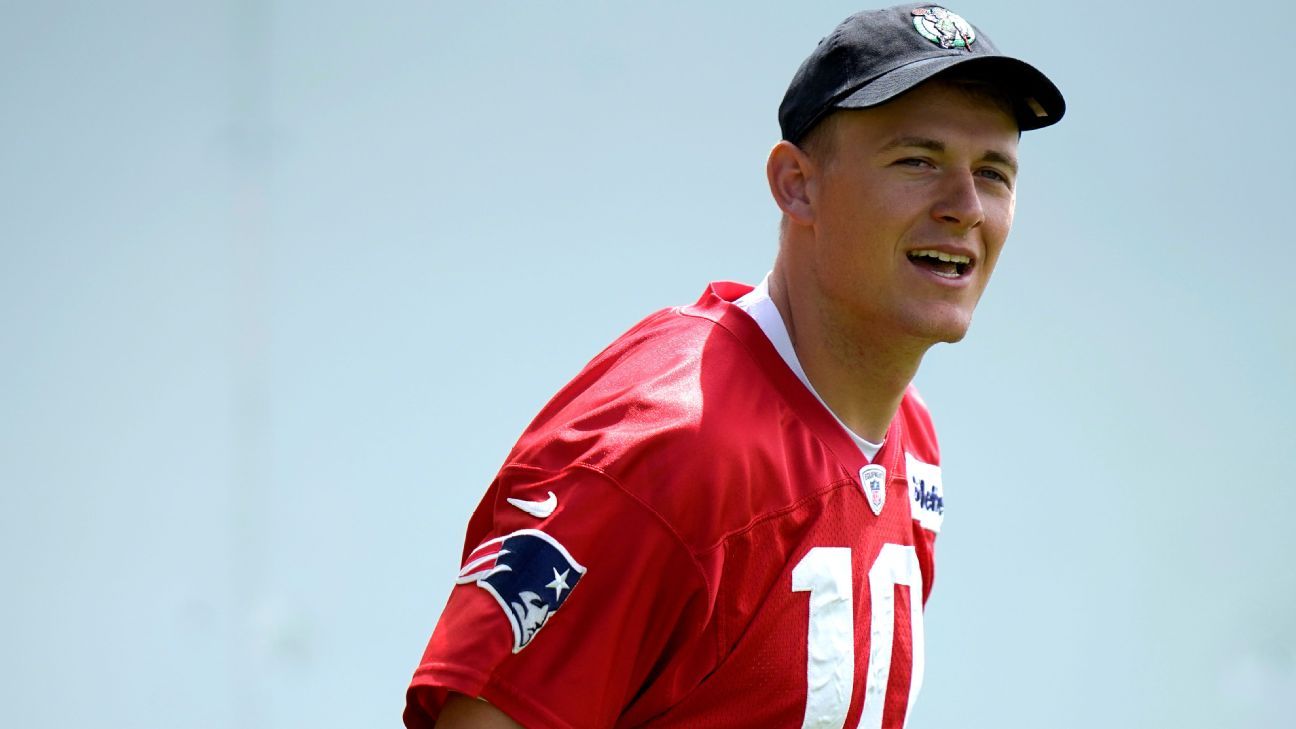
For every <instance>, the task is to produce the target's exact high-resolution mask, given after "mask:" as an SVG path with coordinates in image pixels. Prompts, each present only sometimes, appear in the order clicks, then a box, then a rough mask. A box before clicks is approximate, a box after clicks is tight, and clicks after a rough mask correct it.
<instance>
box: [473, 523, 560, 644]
mask: <svg viewBox="0 0 1296 729" xmlns="http://www.w3.org/2000/svg"><path fill="white" fill-rule="evenodd" d="M584 574H585V568H584V567H582V566H581V565H580V563H579V562H577V561H576V560H575V559H573V558H572V556H571V554H570V553H569V552H568V551H567V548H566V547H564V546H563V545H562V544H560V543H559V542H558V540H557V539H554V538H553V537H551V536H549V535H548V534H545V533H544V532H542V531H540V530H539V529H519V530H518V531H515V532H513V533H512V534H505V535H504V536H502V537H496V538H494V539H490V540H488V541H485V542H482V543H481V544H480V545H479V546H478V547H477V548H476V549H474V550H473V551H472V552H471V553H470V554H469V555H468V559H467V561H466V562H464V566H463V567H462V568H461V569H460V570H459V579H458V580H456V582H457V583H458V584H460V585H466V584H468V583H470V582H475V583H477V586H478V587H480V588H482V589H483V590H485V591H487V592H489V593H490V594H491V595H492V596H494V598H495V601H496V602H498V603H499V606H500V608H501V609H503V610H504V615H505V616H506V617H507V618H508V620H509V624H510V625H512V626H513V652H514V653H517V652H518V651H520V650H522V649H523V648H525V647H526V646H527V644H528V643H530V642H531V640H532V639H533V638H535V636H536V633H539V632H540V629H541V628H543V627H544V626H545V623H547V622H549V618H551V617H553V615H554V613H556V612H558V608H560V607H562V605H563V603H564V602H566V601H567V597H568V596H569V595H571V591H572V590H574V589H575V588H576V584H577V583H578V582H580V578H581V577H582V576H583V575H584Z"/></svg>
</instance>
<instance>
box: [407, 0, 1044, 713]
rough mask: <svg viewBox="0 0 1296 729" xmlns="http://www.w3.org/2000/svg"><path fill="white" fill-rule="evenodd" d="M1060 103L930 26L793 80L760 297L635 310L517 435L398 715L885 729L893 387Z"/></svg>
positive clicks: (944, 337)
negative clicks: (775, 218)
mask: <svg viewBox="0 0 1296 729" xmlns="http://www.w3.org/2000/svg"><path fill="white" fill-rule="evenodd" d="M1063 111H1064V103H1063V100H1062V97H1061V95H1060V93H1059V92H1058V91H1057V89H1056V88H1055V87H1054V86H1053V84H1052V83H1051V82H1050V81H1049V80H1048V79H1047V78H1045V77H1044V76H1043V75H1042V74H1041V73H1040V72H1038V71H1036V70H1035V69H1034V68H1032V67H1030V66H1028V65H1027V64H1025V63H1023V62H1021V61H1018V60H1016V59H1012V58H1008V57H1005V56H1002V55H1000V54H999V53H998V52H997V50H996V49H995V48H994V46H993V45H992V44H991V43H990V41H989V39H987V38H986V37H985V36H984V34H982V33H981V32H980V31H979V30H978V29H976V28H975V27H973V26H971V25H969V24H968V23H966V22H965V21H964V20H963V19H962V18H960V17H959V16H957V15H955V14H953V13H951V12H949V11H948V10H945V9H943V8H939V7H933V6H913V5H908V6H901V7H896V8H890V9H887V10H880V11H873V12H867V13H861V14H857V15H854V16H852V17H850V18H848V19H847V20H846V21H844V22H843V23H842V24H841V25H840V26H839V27H838V28H837V29H836V30H835V31H834V32H833V33H832V34H831V35H830V36H828V37H827V38H825V39H824V40H822V41H821V42H820V43H819V45H818V47H817V48H816V49H815V50H814V51H813V52H812V53H811V55H810V57H809V58H808V59H806V61H805V62H804V63H803V65H802V66H801V68H800V70H799V71H798V72H797V74H796V76H795V78H793V80H792V83H791V85H790V86H789V88H788V91H787V94H786V96H785V98H784V100H783V103H782V105H781V107H780V109H779V122H780V126H781V129H782V133H783V140H782V141H780V142H779V143H778V144H776V145H775V146H774V148H773V150H772V151H771V152H770V155H769V160H768V164H767V175H768V179H769V185H770V190H771V192H772V193H773V196H774V200H775V202H776V203H777V204H778V206H779V208H780V209H781V210H782V212H783V221H782V227H781V233H780V246H779V252H778V255H777V258H776V260H775V262H774V268H773V271H772V272H771V273H770V275H769V276H768V277H767V278H766V279H765V281H763V282H762V283H761V284H760V285H759V286H757V287H755V288H752V287H749V286H741V285H738V284H727V283H717V284H712V285H711V286H710V287H708V289H707V290H706V292H705V293H704V294H703V295H702V298H701V299H700V300H699V301H698V302H697V303H696V304H694V305H692V306H686V307H680V308H675V309H668V310H664V311H661V312H658V313H656V314H653V315H652V316H650V317H648V318H647V319H645V320H644V321H642V322H640V323H639V324H638V325H636V326H635V327H634V328H633V329H631V330H630V331H629V332H627V333H626V334H624V335H623V336H622V337H621V338H619V339H618V340H617V341H616V342H614V343H613V344H612V345H611V346H609V347H608V348H607V349H606V350H604V351H603V352H602V353H601V354H600V355H599V356H597V357H596V358H595V359H594V360H593V361H592V362H590V363H589V365H587V366H586V368H585V369H584V370H583V371H582V372H581V373H580V374H578V375H577V376H576V378H575V379H574V380H572V382H571V383H569V384H568V385H567V386H566V387H565V388H563V390H562V391H560V392H559V393H558V394H557V395H556V396H555V397H554V399H553V400H552V401H550V402H549V404H548V405H546V407H545V408H544V409H543V410H542V411H541V412H540V414H539V415H538V416H537V417H536V419H535V420H534V421H533V422H532V423H531V425H530V426H529V427H528V429H527V431H526V432H525V433H524V434H523V435H522V437H521V439H520V440H519V441H518V443H517V445H516V446H515V447H514V449H513V451H512V452H511V453H510V454H509V457H508V459H507V461H506V462H505V464H504V466H503V467H502V468H501V470H500V472H499V475H498V476H497V478H496V479H495V481H494V483H492V484H491V487H490V490H489V491H488V492H487V494H486V496H485V498H484V499H483V500H482V502H481V505H480V506H479V507H478V509H477V511H476V513H475V514H474V515H473V517H472V520H471V521H470V523H469V525H468V535H467V542H466V545H465V552H464V560H463V567H462V569H461V571H460V575H459V580H458V585H457V586H456V588H455V589H454V591H453V592H452V593H451V596H450V600H449V604H448V605H447V606H446V609H445V612H444V613H443V614H442V616H441V619H440V621H439V623H438V624H437V627H436V630H435V632H434V633H433V635H432V639H431V641H430V643H429V645H428V648H427V651H426V653H425V655H424V657H423V661H422V663H421V665H420V666H419V668H418V670H417V672H416V673H415V676H414V681H413V684H412V685H411V687H410V690H409V694H408V705H407V708H406V713H405V722H406V724H407V726H409V727H411V729H418V728H421V727H430V726H432V725H433V724H434V723H435V725H436V726H437V727H450V728H452V729H453V728H454V727H516V726H519V725H521V726H527V727H613V726H615V727H633V726H663V727H676V726H680V727H684V726H687V727H740V726H744V727H745V726H752V727H786V726H802V727H817V728H818V727H823V728H833V729H836V728H837V727H843V726H852V727H855V726H859V727H865V728H867V729H875V728H877V727H902V726H903V725H904V723H905V720H906V717H907V716H908V714H909V713H910V710H911V708H912V706H913V702H914V700H915V698H916V696H917V693H918V689H919V686H920V685H921V683H922V666H923V664H922V656H923V653H922V648H923V630H922V604H923V602H924V601H925V600H926V598H927V595H928V594H929V591H930V589H931V584H932V576H933V562H932V555H933V551H932V550H933V543H934V541H935V535H936V532H937V531H938V530H939V528H940V525H941V520H942V518H943V511H944V508H943V488H942V484H941V476H940V461H939V453H938V450H937V445H936V438H935V433H934V431H933V428H932V424H931V421H930V419H929V417H928V414H927V410H926V408H925V406H924V405H923V403H922V401H921V400H920V399H919V397H918V395H917V393H916V392H915V391H914V390H913V388H912V386H911V385H910V381H911V380H912V378H913V376H914V374H915V372H916V371H917V368H918V365H919V363H920V361H921V359H922V357H923V354H924V353H925V352H926V351H927V349H928V348H930V347H931V346H932V345H933V344H935V343H936V342H954V341H958V340H960V339H962V338H963V336H964V334H965V333H966V331H967V328H968V325H969V324H970V322H971V318H972V312H973V309H974V308H975V306H976V303H977V300H978V299H979V298H980V296H981V293H982V291H983V290H984V289H985V286H986V283H987V282H988V281H989V278H990V274H991V272H992V271H993V270H994V266H995V262H996V261H997V260H998V257H999V253H1000V251H1001V249H1002V247H1003V244H1004V240H1005V238H1006V237H1007V235H1008V231H1009V228H1010V226H1011V224H1012V217H1013V206H1014V201H1015V192H1014V190H1015V185H1016V177H1017V162H1016V151H1017V141H1018V138H1019V136H1020V131H1021V130H1025V129H1034V128H1038V127H1042V126H1046V125H1049V124H1052V123H1054V122H1056V121H1057V120H1058V119H1059V118H1060V117H1061V116H1062V113H1063Z"/></svg>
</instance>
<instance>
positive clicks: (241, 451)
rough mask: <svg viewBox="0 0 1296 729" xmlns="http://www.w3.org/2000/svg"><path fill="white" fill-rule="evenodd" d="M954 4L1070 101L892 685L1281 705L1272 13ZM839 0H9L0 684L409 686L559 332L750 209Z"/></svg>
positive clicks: (180, 706)
mask: <svg viewBox="0 0 1296 729" xmlns="http://www.w3.org/2000/svg"><path fill="white" fill-rule="evenodd" d="M1201 7H1202V9H1201V10H1198V9H1197V6H1191V5H1184V4H1172V3H1164V2H1151V3H1147V2H1144V3H1137V4H1129V3H1123V2H1119V3H1118V2H1111V1H1110V0H1102V1H1099V2H1083V3H1082V2H1079V1H1078V0H1070V1H1067V2H1056V3H1048V4H1043V5H1038V6H1025V5H1023V4H1021V3H1016V2H1007V1H1006V0H1001V1H989V0H987V1H985V2H975V1H969V2H965V3H963V4H958V5H954V6H952V9H953V10H955V11H956V12H959V13H961V14H962V15H964V16H965V17H966V18H968V19H969V20H970V21H972V22H973V23H976V24H977V25H979V26H981V27H982V28H983V29H985V31H986V32H987V33H988V34H989V35H990V36H991V37H993V38H994V40H995V42H996V43H997V44H998V45H999V46H1000V47H1001V48H1002V49H1004V50H1005V51H1007V52H1010V53H1014V54H1017V55H1020V56H1022V57H1024V58H1026V59H1028V60H1029V61H1031V62H1032V63H1034V64H1035V65H1037V66H1038V67H1040V68H1041V69H1043V70H1045V72H1046V73H1048V74H1049V75H1050V76H1051V77H1052V78H1053V79H1054V80H1055V81H1056V82H1057V83H1058V85H1059V86H1060V87H1061V88H1062V89H1063V91H1064V92H1065V94H1066V96H1067V99H1068V102H1069V105H1070V109H1069V111H1068V113H1067V117H1066V119H1065V120H1064V121H1063V123H1061V124H1060V125H1058V126H1057V127H1054V128H1051V129H1048V130H1045V131H1042V132H1038V133H1029V134H1027V135H1026V136H1025V138H1024V139H1023V144H1022V149H1021V154H1022V158H1023V167H1024V170H1023V174H1022V175H1021V180H1020V187H1019V204H1018V217H1017V224H1016V227H1015V229H1014V232H1013V236H1012V238H1011V239H1010V241H1009V245H1008V249H1007V250H1006V252H1005V256H1004V258H1003V259H1002V261H1001V263H1000V266H999V269H998V271H997V272H996V279H995V282H994V285H993V286H991V288H990V291H989V293H988V295H987V296H986V298H985V299H984V301H983V303H982V307H981V309H980V310H979V312H978V319H977V323H976V325H975V326H974V327H973V331H972V334H971V335H970V336H969V338H968V339H967V340H966V341H965V342H963V343H962V344H959V345H957V346H953V347H939V348H937V349H935V350H933V351H932V353H931V354H930V355H929V356H928V359H927V361H926V363H925V365H924V368H923V370H922V373H921V375H920V376H919V379H918V384H919V386H920V388H921V389H922V390H923V392H924V394H925V396H926V399H927V401H928V402H929V403H930V405H931V408H932V410H933V412H934V416H935V418H936V422H937V424H938V426H939V428H940V433H941V437H942V444H943V449H944V462H945V464H944V473H945V478H946V481H947V487H946V488H947V505H948V510H947V513H946V516H947V518H946V521H945V528H944V530H943V532H942V534H941V544H940V559H939V561H938V573H937V576H936V589H935V592H934V594H933V597H932V600H931V602H930V603H929V605H928V610H927V620H926V624H927V631H928V656H927V678H926V684H925V686H924V688H923V696H922V699H921V700H920V701H919V704H918V707H917V709H916V712H915V715H914V717H913V719H912V723H911V726H912V727H914V728H915V729H928V728H940V727H995V728H1002V727H1059V728H1070V727H1077V728H1078V727H1092V726H1106V727H1147V726H1165V727H1219V726H1228V727H1248V728H1249V727H1292V726H1296V574H1294V573H1293V567H1292V559H1293V557H1296V535H1294V534H1293V530H1292V527H1291V526H1290V515H1291V514H1292V512H1293V509H1294V508H1296V489H1293V485H1292V483H1291V480H1292V478H1293V472H1294V471H1296V456H1293V448H1292V443H1293V438H1294V437H1296V427H1294V424H1293V420H1294V416H1293V410H1294V409H1296V325H1294V324H1293V316H1294V315H1296V293H1294V289H1296V286H1293V285H1292V283H1291V282H1290V280H1289V277H1288V276H1287V274H1286V270H1285V268H1284V266H1285V264H1283V263H1282V261H1283V260H1286V258H1288V257H1290V256H1291V250H1292V247H1293V244H1296V237H1294V236H1293V233H1292V231H1293V224H1292V217H1293V214H1294V211H1293V202H1292V200H1293V194H1294V193H1296V184H1294V182H1293V180H1294V175H1296V173H1294V172H1293V170H1296V150H1294V149H1293V147H1294V142H1293V135H1292V134H1291V124H1292V122H1291V119H1292V118H1293V107H1292V97H1291V94H1290V90H1289V88H1287V84H1289V81H1290V76H1291V73H1292V71H1293V70H1296V69H1294V68H1293V66H1296V62H1294V61H1293V60H1292V55H1291V52H1290V38H1289V37H1288V35H1289V34H1286V35H1285V31H1284V30H1283V28H1282V21H1281V18H1280V17H1267V16H1268V15H1269V14H1270V13H1274V14H1276V15H1279V16H1280V15H1281V13H1280V12H1278V10H1277V9H1273V8H1271V9H1269V10H1265V9H1262V8H1255V7H1242V6H1239V8H1238V9H1236V10H1224V9H1222V6H1213V7H1211V8H1210V9H1209V10H1207V9H1206V7H1205V6H1201ZM858 9H860V6H857V5H855V4H848V3H843V2H835V1H834V2H827V1H825V2H817V3H813V4H792V3H774V2H742V3H737V2H729V3H697V2H674V1H668V2H651V3H649V2H638V3H629V2H618V3H608V2H597V3H596V2H569V3H521V2H512V3H509V2H496V1H491V0H482V1H480V2H471V3H453V4H451V3H445V2H435V1H434V2H427V1H424V2H409V1H407V0H406V1H402V0H376V1H375V2H369V3H363V4H357V3H331V2H322V3H321V2H300V1H295V0H280V1H277V2H253V1H251V0H242V1H234V0H190V1H189V2H185V3H170V2H157V1H152V2H150V1H148V0H120V1H119V2H115V3H92V2H85V1H80V2H74V1H59V0H52V1H51V2H42V3H18V2H3V3H2V4H0V574H2V575H3V578H4V588H3V594H4V599H3V600H0V626H3V627H0V630H3V633H4V650H3V651H0V705H3V706H4V709H3V712H2V713H3V715H4V717H5V718H4V720H3V723H4V724H5V725H6V726H10V727H63V726H77V725H94V726H101V727H123V728H127V727H129V728H134V727H142V728H143V727H168V728H170V727H177V726H179V727H195V728H207V727H211V728H220V729H271V728H278V727H305V726H311V727H352V726H392V727H394V726H398V725H399V721H400V719H399V716H400V711H401V708H402V706H403V701H404V690H405V687H406V685H407V683H408V680H409V678H410V675H411V673H412V672H413V670H414V668H415V665H416V663H417V662H418V659H419V657H420V655H421V653H422V650H423V647H424V643H425V642H426V640H427V637H428V635H429V634H430V633H431V630H432V627H433V625H434V624H435V621H436V618H437V615H438V614H439V612H440V610H441V607H442V605H443V604H444V600H445V598H446V595H447V594H448V591H449V589H450V586H451V584H452V581H453V578H454V576H455V574H456V571H457V569H458V565H459V556H460V550H461V548H462V544H461V542H462V539H463V532H464V526H465V524H466V520H467V517H468V515H469V514H470V513H471V511H472V509H473V507H474V506H475V504H476V503H477V500H478V499H479V498H480V495H481V493H482V491H483V490H484V489H485V487H486V486H487V484H488V483H489V482H490V480H491V478H492V476H493V474H494V472H495V470H496V468H497V467H498V466H499V464H500V461H501V459H502V458H503V456H504V455H505V454H506V452H507V451H508V449H509V447H510V446H511V445H512V443H513V441H514V439H515V438H516V437H517V435H518V433H519V432H520V431H521V429H522V428H523V427H524V426H525V424H526V423H527V422H528V421H529V420H530V418H531V417H532V415H533V414H534V413H535V411H536V410H538V408H539V407H540V406H541V405H542V404H543V403H544V401H546V400H547V399H548V397H549V396H550V395H551V394H552V393H553V392H554V391H555V390H556V389H557V388H558V387H559V386H560V385H562V384H563V383H564V382H566V380H567V379H568V378H569V377H570V376H571V375H573V374H574V373H575V372H576V371H577V369H578V368H579V367H580V366H581V365H582V364H583V363H584V362H585V361H586V360H587V359H588V358H589V357H591V356H592V355H593V354H594V353H595V352H597V351H598V350H599V349H601V348H602V346H603V345H604V344H606V343H607V342H608V341H610V340H611V339H612V338H613V337H614V336H616V335H617V334H618V333H619V332H621V331H623V330H624V329H625V328H627V327H628V326H629V325H630V324H631V323H633V322H634V321H636V320H638V319H639V318H640V317H642V316H643V315H644V314H646V313H648V312H649V311H652V310H655V309H657V308H660V307H663V306H668V305H673V304H681V303H687V302H691V301H693V300H694V299H695V298H696V297H697V296H698V295H699V294H700V292H701V291H702V288H703V286H704V285H705V283H706V282H707V281H709V280H714V279H734V280H742V281H748V282H755V281H756V280H758V279H759V278H760V277H761V276H762V275H763V274H764V273H765V271H766V270H767V268H768V267H769V264H770V262H771V261H772V259H773V255H774V251H775V238H776V224H777V215H776V209H775V207H774V205H773V203H772V201H771V200H770V199H769V196H768V191H767V189H766V185H765V181H764V172H763V166H764V159H765V154H766V152H767V151H768V149H769V147H770V146H771V145H772V144H773V143H774V141H776V140H777V138H778V127H777V123H776V109H777V106H778V103H779V100H780V99H781V97H782V94H783V90H784V89H785V88H786V85H787V82H788V81H789V80H790V78H791V76H792V73H793V71H794V70H795V69H796V67H797V65H798V64H799V63H800V61H801V59H802V58H804V57H805V55H806V54H807V53H808V52H809V51H810V49H811V48H812V47H813V46H814V44H815V43H816V42H817V41H818V39H819V38H820V37H821V36H823V35H824V34H826V33H827V32H828V31H829V30H830V29H831V28H832V27H833V26H834V25H835V24H836V23H837V22H838V21H839V20H841V19H842V18H843V17H845V16H846V15H848V14H849V13H851V12H853V11H855V10H858Z"/></svg>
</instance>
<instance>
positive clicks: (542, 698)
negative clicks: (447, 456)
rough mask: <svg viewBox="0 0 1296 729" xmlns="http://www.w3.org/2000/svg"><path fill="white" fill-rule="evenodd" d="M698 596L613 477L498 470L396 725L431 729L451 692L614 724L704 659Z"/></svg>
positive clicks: (687, 562) (673, 554) (687, 567)
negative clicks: (657, 690) (675, 676)
mask: <svg viewBox="0 0 1296 729" xmlns="http://www.w3.org/2000/svg"><path fill="white" fill-rule="evenodd" d="M707 594H708V591H707V589H706V585H705V578H704V577H703V573H702V572H701V570H700V568H699V566H698V564H697V563H696V561H695V560H694V558H693V556H692V553H691V552H690V551H689V550H688V549H686V548H685V547H684V545H683V544H682V543H681V542H680V541H679V539H677V538H676V536H675V534H674V532H673V531H672V530H671V528H670V526H669V525H668V524H667V523H666V522H664V521H663V520H661V519H660V518H659V517H658V516H657V515H656V514H655V513H653V512H652V511H651V510H650V509H648V508H647V507H646V506H645V505H643V504H642V503H640V502H639V501H638V500H636V499H635V498H634V497H633V496H632V495H630V494H629V493H627V491H626V490H625V489H623V488H621V487H620V485H619V484H618V483H617V482H616V481H614V480H612V479H611V478H609V477H608V476H606V475H604V474H602V473H601V472H599V471H597V470H594V469H592V468H589V467H584V466H572V467H569V468H567V469H564V470H563V471H561V472H559V473H548V472H542V471H538V470H535V469H530V468H527V467H518V466H513V467H506V468H505V469H504V470H503V471H501V473H500V476H499V478H497V479H496V481H495V483H494V484H492V486H491V488H490V490H489V491H488V492H487V494H486V497H485V498H484V499H483V501H482V503H481V504H480V505H479V506H478V509H477V511H476V513H475V514H474V516H473V519H472V520H471V521H470V523H469V528H468V536H467V541H466V543H465V547H464V558H463V562H462V566H461V569H460V573H459V576H458V578H457V584H456V585H455V587H454V588H453V590H452V591H451V593H450V597H449V600H448V602H447V605H446V608H445V610H444V612H443V613H442V615H441V618H440V620H439V621H438V623H437V625H436V628H435V630H434V631H433V634H432V637H431V640H430V641H429V642H428V646H427V649H426V651H425V653H424V655H423V659H422V661H421V663H420V665H419V667H418V669H417V671H416V672H415V675H414V679H413V682H412V684H411V686H410V689H409V692H408V695H407V702H406V709H405V723H406V726H407V727H409V728H410V729H424V728H425V727H431V726H432V725H433V724H434V723H435V719H436V716H437V715H438V713H439V712H440V710H441V708H442V707H443V706H444V704H445V701H446V699H447V697H448V692H451V691H454V692H458V693H462V694H465V695H467V696H470V697H480V698H482V699H484V700H486V701H489V702H490V703H491V704H493V705H495V706H496V707H497V708H499V709H501V710H502V711H504V713H506V714H508V715H509V716H511V717H512V718H513V719H515V720H516V721H518V722H520V723H522V724H524V725H526V726H528V727H553V728H555V729H557V728H560V727H593V726H611V725H612V724H614V723H615V722H616V720H617V717H619V716H622V715H623V714H625V713H626V712H627V708H628V707H630V706H631V705H632V704H634V703H635V702H639V703H641V704H642V702H644V701H646V700H647V698H646V697H650V696H653V695H655V694H656V693H657V692H656V691H654V690H653V686H658V687H660V685H662V684H670V683H671V682H672V680H674V679H673V674H674V673H679V674H680V675H683V673H687V672H688V671H689V670H690V668H689V666H690V665H691V666H697V665H700V664H704V663H706V661H708V660H710V658H711V656H712V652H711V646H710V645H708V644H707V643H706V642H705V641H703V640H699V638H700V637H701V635H702V633H703V631H704V627H703V625H704V623H705V622H706V619H705V614H706V613H707V611H708V608H707V602H708V599H707ZM692 670H693V671H694V672H696V669H692ZM639 708H640V710H641V711H644V712H645V713H646V715H647V716H651V715H652V710H651V708H650V707H642V706H640V707H639Z"/></svg>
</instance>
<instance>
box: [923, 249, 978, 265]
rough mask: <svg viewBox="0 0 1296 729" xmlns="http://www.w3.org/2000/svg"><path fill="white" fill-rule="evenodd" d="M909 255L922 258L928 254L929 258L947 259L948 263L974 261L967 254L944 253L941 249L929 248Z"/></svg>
mask: <svg viewBox="0 0 1296 729" xmlns="http://www.w3.org/2000/svg"><path fill="white" fill-rule="evenodd" d="M909 255H910V257H912V258H920V257H923V256H926V257H928V258H935V259H936V260H938V261H945V262H946V263H971V262H972V259H971V258H968V257H967V256H960V255H958V254H957V253H942V252H940V251H929V250H921V251H913V252H912V253H910V254H909Z"/></svg>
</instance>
